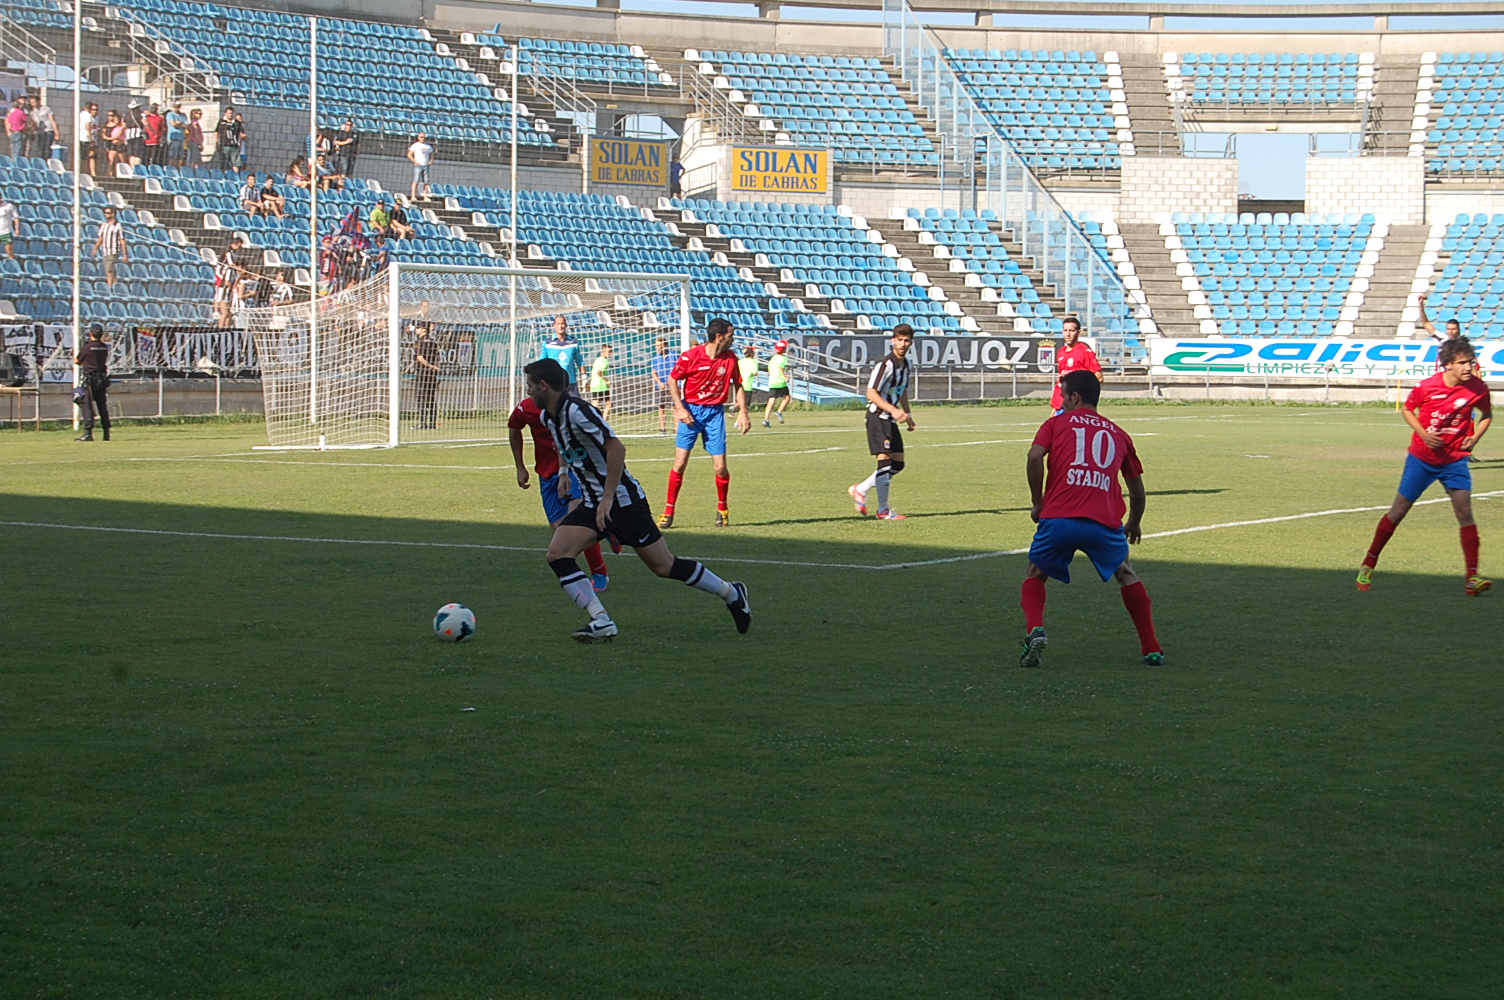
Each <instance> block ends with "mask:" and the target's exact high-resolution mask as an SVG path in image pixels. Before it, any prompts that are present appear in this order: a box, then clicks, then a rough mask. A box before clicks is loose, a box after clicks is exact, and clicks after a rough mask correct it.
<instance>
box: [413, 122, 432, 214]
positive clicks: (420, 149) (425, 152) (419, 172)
mask: <svg viewBox="0 0 1504 1000" xmlns="http://www.w3.org/2000/svg"><path fill="white" fill-rule="evenodd" d="M407 158H408V160H410V161H411V162H412V165H413V187H412V190H411V191H410V192H408V198H410V199H411V200H413V201H417V200H418V189H419V188H422V189H423V200H424V201H429V200H431V199H432V196H433V185H432V184H430V183H429V176H428V175H429V169H430V168H431V167H432V166H433V146H431V145H429V143H428V133H427V132H419V133H418V138H417V140H416V141H415V142H414V143H413V144H412V145H411V146H408V147H407Z"/></svg>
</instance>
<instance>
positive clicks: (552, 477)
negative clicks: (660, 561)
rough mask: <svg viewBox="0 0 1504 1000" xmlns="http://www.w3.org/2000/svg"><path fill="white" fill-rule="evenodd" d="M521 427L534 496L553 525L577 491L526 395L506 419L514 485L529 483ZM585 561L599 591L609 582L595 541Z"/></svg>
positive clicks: (574, 499) (525, 486) (576, 497)
mask: <svg viewBox="0 0 1504 1000" xmlns="http://www.w3.org/2000/svg"><path fill="white" fill-rule="evenodd" d="M524 427H526V428H528V429H529V430H531V431H532V432H533V471H535V472H537V473H538V496H539V498H540V499H542V501H543V515H544V516H545V517H547V518H548V526H549V527H550V528H557V527H558V526H559V522H560V521H562V520H564V515H565V514H568V513H569V511H570V509H571V508H573V507H574V506H575V505H576V504H577V503H579V499H580V494H579V490H578V489H575V488H574V479H573V477H571V476H568V475H560V474H559V451H558V449H557V448H555V447H554V436H553V434H552V433H550V432H549V429H548V428H547V427H544V426H543V411H542V410H540V409H539V408H538V404H537V403H535V402H533V401H532V400H531V399H528V398H524V399H523V401H522V402H520V403H518V404H517V408H516V409H515V410H513V411H512V415H511V416H510V417H508V418H507V431H508V436H509V438H510V443H511V445H512V460H513V462H514V463H515V465H516V467H517V485H518V486H520V487H521V488H522V489H529V488H530V486H531V484H530V483H529V482H528V474H527V462H526V461H524V460H523V457H522V429H523V428H524ZM585 561H586V562H588V563H589V564H590V587H591V589H592V590H594V591H595V592H596V593H597V594H599V593H601V592H602V591H603V590H605V589H606V587H607V586H609V585H610V583H611V578H610V577H609V576H608V575H607V573H606V560H605V557H604V556H602V555H601V546H600V543H599V542H596V543H595V544H594V545H591V546H590V547H589V548H587V549H585Z"/></svg>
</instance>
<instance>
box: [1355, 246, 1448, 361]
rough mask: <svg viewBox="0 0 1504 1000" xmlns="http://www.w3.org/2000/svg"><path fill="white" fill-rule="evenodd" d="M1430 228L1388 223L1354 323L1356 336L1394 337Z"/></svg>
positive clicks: (1410, 301)
mask: <svg viewBox="0 0 1504 1000" xmlns="http://www.w3.org/2000/svg"><path fill="white" fill-rule="evenodd" d="M1430 235H1431V227H1430V226H1427V225H1416V226H1390V227H1389V235H1388V236H1386V237H1385V238H1384V248H1383V250H1382V251H1381V252H1380V253H1379V262H1378V263H1377V264H1375V265H1374V271H1373V277H1372V278H1370V279H1368V291H1367V292H1366V293H1365V295H1364V299H1363V305H1362V307H1361V308H1360V309H1359V310H1358V319H1357V321H1356V322H1355V323H1354V324H1353V335H1354V336H1357V337H1393V336H1394V335H1395V330H1396V329H1397V327H1398V326H1399V323H1400V317H1401V315H1402V314H1403V313H1404V311H1405V308H1406V306H1409V305H1413V304H1414V302H1413V291H1412V285H1413V284H1414V281H1415V272H1416V268H1417V266H1418V265H1419V263H1420V258H1421V254H1422V253H1424V252H1425V249H1426V241H1427V239H1428V238H1429V237H1430Z"/></svg>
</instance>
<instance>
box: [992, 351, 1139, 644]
mask: <svg viewBox="0 0 1504 1000" xmlns="http://www.w3.org/2000/svg"><path fill="white" fill-rule="evenodd" d="M1060 388H1061V390H1062V395H1063V396H1064V399H1063V402H1064V403H1065V409H1064V412H1063V413H1058V414H1056V415H1055V416H1053V417H1050V419H1048V420H1046V421H1045V422H1044V423H1043V424H1042V425H1041V426H1040V428H1039V432H1038V433H1037V434H1035V435H1034V446H1033V447H1032V448H1030V449H1029V462H1028V475H1029V492H1030V493H1032V494H1033V497H1034V506H1033V508H1032V509H1031V510H1030V512H1029V516H1030V517H1032V518H1033V519H1034V522H1035V523H1036V524H1038V525H1039V528H1038V529H1037V530H1036V531H1035V532H1034V543H1033V544H1032V545H1031V546H1030V547H1029V569H1028V574H1027V575H1026V576H1025V577H1024V585H1023V593H1022V596H1021V599H1020V604H1021V605H1022V607H1023V609H1024V629H1025V631H1026V632H1027V635H1026V636H1025V638H1024V641H1023V647H1024V652H1023V655H1022V656H1020V657H1019V658H1018V664H1019V666H1021V667H1037V666H1039V661H1040V657H1041V656H1043V654H1044V649H1045V646H1047V645H1048V644H1049V637H1048V636H1046V635H1045V631H1044V603H1045V589H1044V584H1045V581H1046V580H1047V579H1049V578H1050V577H1052V576H1053V577H1054V578H1055V579H1057V580H1059V581H1060V582H1061V583H1070V582H1071V573H1070V565H1071V560H1072V559H1074V558H1075V555H1076V553H1077V552H1085V553H1086V555H1087V557H1088V558H1089V559H1091V563H1092V565H1093V566H1094V567H1096V570H1097V574H1098V575H1099V576H1101V578H1102V580H1103V582H1106V581H1107V580H1108V579H1109V578H1111V579H1115V580H1117V582H1118V586H1119V587H1121V588H1122V594H1123V606H1124V607H1126V608H1127V609H1128V614H1129V615H1130V616H1131V617H1132V618H1133V627H1134V628H1135V629H1137V630H1138V642H1139V652H1140V653H1141V654H1142V655H1143V658H1144V664H1145V665H1146V666H1151V667H1157V666H1161V665H1162V664H1163V663H1164V662H1165V654H1164V650H1162V649H1161V648H1160V645H1159V639H1158V637H1157V636H1155V634H1154V613H1153V611H1152V609H1151V607H1150V602H1149V592H1148V591H1147V590H1145V589H1144V585H1143V583H1142V582H1141V581H1140V580H1139V578H1138V574H1137V573H1135V572H1134V571H1133V564H1132V563H1131V562H1129V561H1128V545H1129V543H1130V542H1131V543H1133V544H1137V543H1138V541H1139V538H1140V529H1139V522H1140V521H1142V520H1143V516H1144V497H1145V494H1144V480H1143V475H1144V467H1143V465H1142V464H1141V463H1140V462H1139V460H1138V453H1137V452H1135V451H1134V449H1133V439H1132V438H1130V437H1129V436H1128V433H1127V432H1126V431H1124V430H1123V429H1122V428H1121V427H1119V426H1118V425H1117V424H1115V423H1113V422H1112V421H1111V420H1108V419H1107V418H1106V417H1103V416H1101V415H1100V414H1098V413H1097V400H1098V398H1100V396H1101V393H1102V384H1101V382H1099V381H1098V380H1097V377H1096V375H1095V374H1093V373H1092V372H1090V371H1085V370H1079V371H1073V372H1071V373H1070V374H1068V375H1066V376H1065V378H1063V379H1061V380H1060ZM1046 458H1048V459H1049V482H1048V483H1046V481H1045V459H1046ZM1119 472H1121V473H1122V474H1123V481H1124V482H1125V483H1127V484H1128V506H1127V513H1128V521H1127V523H1126V524H1125V523H1124V522H1123V511H1124V505H1123V491H1122V489H1121V488H1120V487H1119V486H1118V473H1119Z"/></svg>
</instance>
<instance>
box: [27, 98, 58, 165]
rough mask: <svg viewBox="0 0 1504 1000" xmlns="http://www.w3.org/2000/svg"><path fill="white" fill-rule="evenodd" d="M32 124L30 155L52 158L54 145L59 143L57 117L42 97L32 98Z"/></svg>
mask: <svg viewBox="0 0 1504 1000" xmlns="http://www.w3.org/2000/svg"><path fill="white" fill-rule="evenodd" d="M31 125H32V131H31V141H32V144H33V149H32V152H31V154H30V155H32V156H36V157H40V158H41V159H44V160H46V159H50V158H51V156H52V147H53V146H54V145H56V144H57V119H56V118H54V117H53V115H52V109H51V108H49V107H48V106H47V105H46V104H45V103H43V101H42V99H41V98H40V97H33V98H32V99H31Z"/></svg>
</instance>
